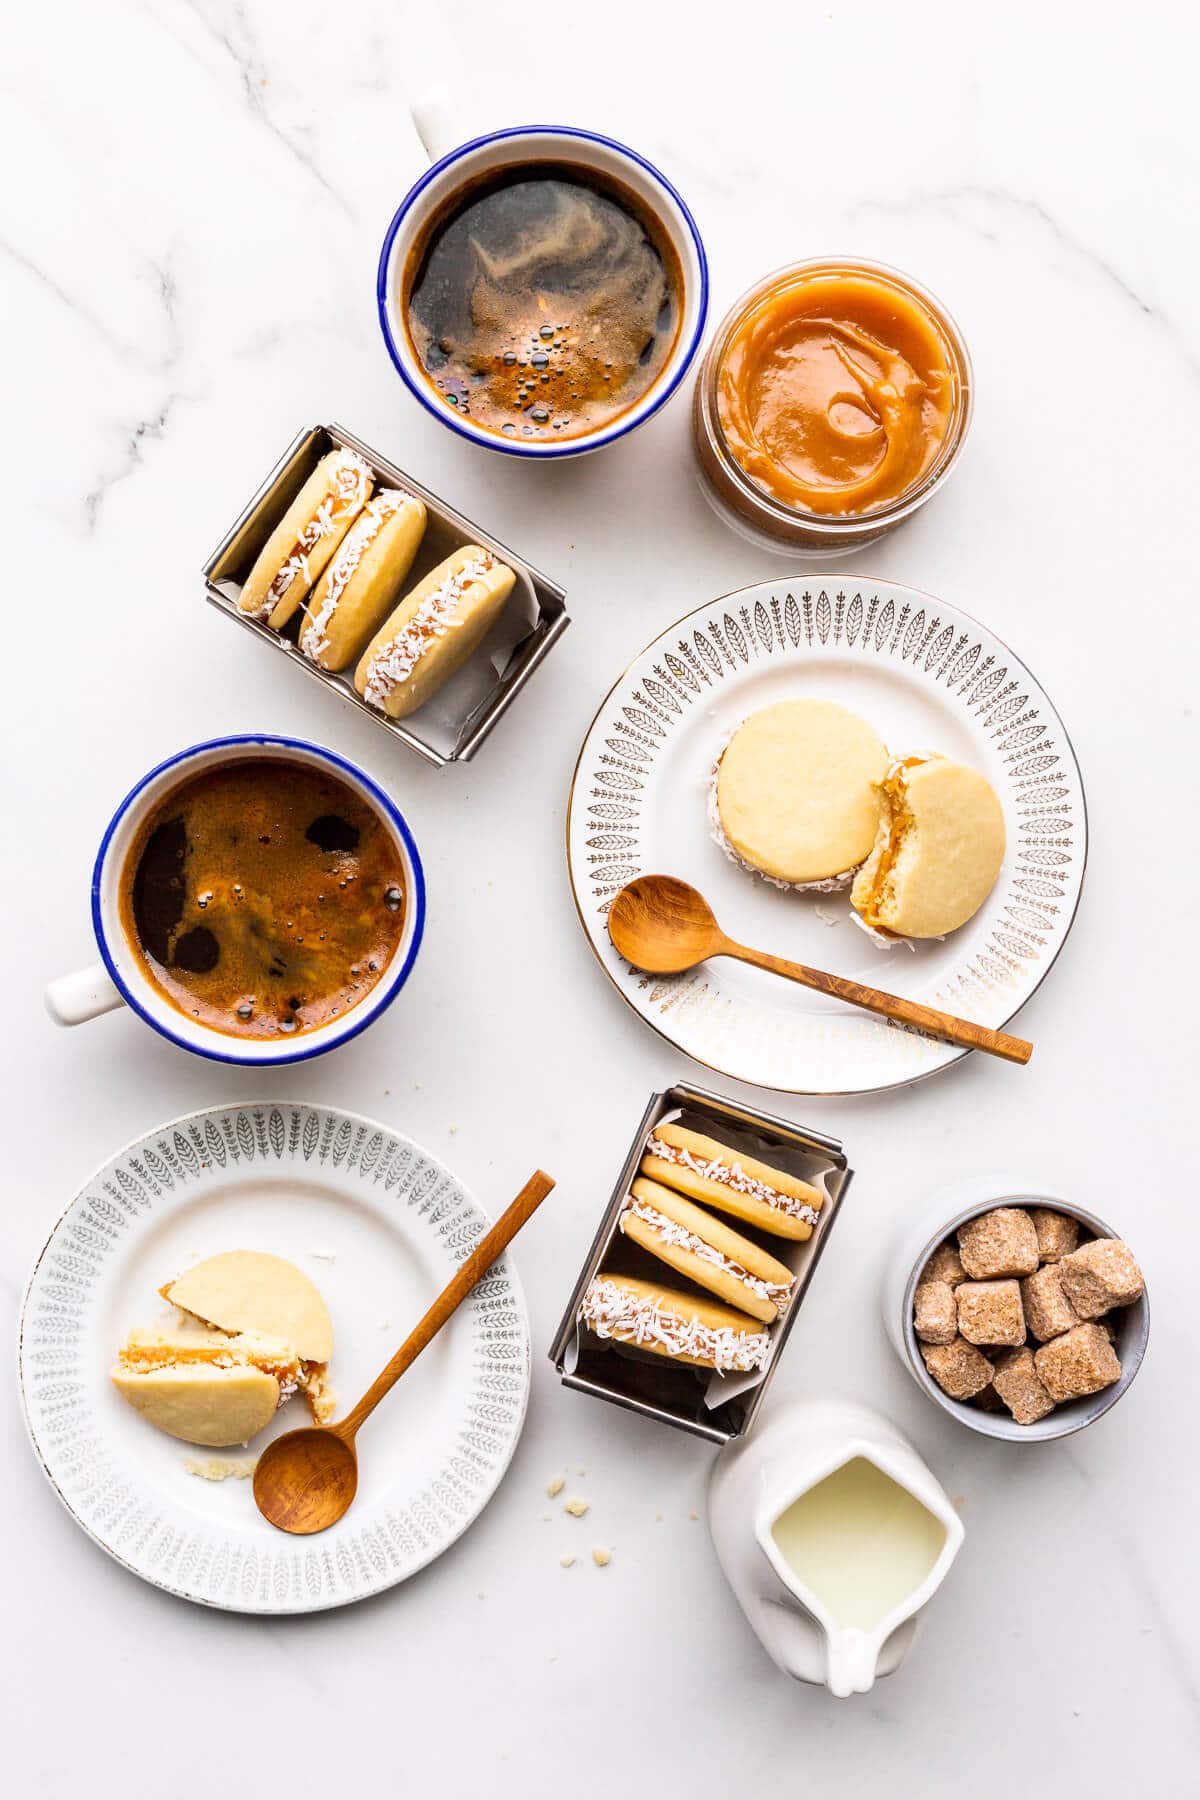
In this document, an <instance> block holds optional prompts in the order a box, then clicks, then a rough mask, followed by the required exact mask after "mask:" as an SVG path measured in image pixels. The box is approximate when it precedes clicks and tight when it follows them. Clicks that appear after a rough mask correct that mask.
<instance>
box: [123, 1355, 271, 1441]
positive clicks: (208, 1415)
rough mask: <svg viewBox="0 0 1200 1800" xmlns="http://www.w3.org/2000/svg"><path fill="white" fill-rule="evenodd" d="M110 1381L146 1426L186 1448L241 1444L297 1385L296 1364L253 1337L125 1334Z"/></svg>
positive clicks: (259, 1427) (268, 1419) (266, 1419)
mask: <svg viewBox="0 0 1200 1800" xmlns="http://www.w3.org/2000/svg"><path fill="white" fill-rule="evenodd" d="M110 1378H111V1380H112V1384H113V1386H114V1388H115V1389H116V1390H117V1392H118V1394H120V1396H121V1398H122V1399H123V1400H125V1401H127V1402H128V1404H129V1405H130V1406H132V1407H133V1409H134V1410H135V1412H139V1413H141V1415H142V1417H143V1418H144V1419H145V1420H146V1421H147V1423H148V1424H150V1425H153V1426H155V1427H156V1428H157V1430H159V1431H165V1432H166V1433H167V1434H168V1436H170V1437H174V1438H182V1439H184V1440H185V1441H186V1442H187V1443H190V1444H208V1445H211V1446H213V1447H215V1446H218V1445H222V1444H244V1443H246V1442H247V1441H248V1440H249V1439H250V1438H252V1437H253V1436H254V1435H255V1433H256V1432H259V1431H261V1430H262V1428H263V1426H264V1425H269V1424H270V1422H271V1420H272V1419H273V1418H274V1416H275V1413H276V1411H277V1410H278V1408H279V1407H280V1406H282V1405H283V1403H284V1401H285V1400H287V1399H288V1398H289V1397H290V1396H291V1395H292V1394H293V1393H295V1391H296V1388H297V1386H298V1385H299V1380H300V1369H299V1362H298V1358H297V1357H296V1355H295V1352H294V1351H293V1350H291V1348H290V1347H289V1346H288V1345H287V1344H284V1343H282V1342H281V1341H278V1340H275V1339H271V1338H264V1337H260V1336H258V1335H257V1334H251V1333H246V1334H239V1335H236V1336H232V1337H229V1336H225V1335H224V1334H223V1333H220V1332H187V1331H183V1332H145V1331H131V1332H130V1334H129V1337H128V1338H127V1339H126V1341H125V1343H124V1345H123V1346H122V1347H121V1349H120V1351H119V1352H118V1354H117V1360H116V1362H115V1363H114V1365H113V1367H112V1369H111V1370H110Z"/></svg>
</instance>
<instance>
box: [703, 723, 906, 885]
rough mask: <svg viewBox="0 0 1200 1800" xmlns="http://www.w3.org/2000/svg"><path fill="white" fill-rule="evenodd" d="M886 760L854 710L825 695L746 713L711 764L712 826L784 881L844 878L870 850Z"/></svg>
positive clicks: (744, 857)
mask: <svg viewBox="0 0 1200 1800" xmlns="http://www.w3.org/2000/svg"><path fill="white" fill-rule="evenodd" d="M888 762H889V756H888V751H887V748H886V746H885V745H884V743H883V740H882V739H881V738H880V737H879V736H878V735H877V734H876V733H875V732H874V731H873V730H872V729H871V727H870V726H869V725H868V724H867V723H866V721H865V720H863V719H860V718H859V717H858V716H857V714H855V713H852V712H849V711H847V709H846V708H845V707H844V706H837V705H835V704H834V703H833V702H832V701H829V700H783V701H780V702H779V703H778V704H777V705H775V706H767V707H764V708H763V709H762V711H761V712H756V713H752V714H751V715H750V717H749V718H748V719H746V720H745V721H744V723H743V724H741V725H740V726H739V727H738V729H737V730H736V731H735V732H734V734H733V736H732V737H731V738H730V740H729V743H728V744H727V745H726V747H725V750H724V752H723V753H722V756H721V759H720V762H719V763H718V765H717V770H716V795H715V798H716V822H717V823H718V824H719V827H720V832H721V835H722V837H723V839H724V841H725V843H727V844H728V846H729V848H730V849H731V850H732V852H733V854H734V856H735V857H736V858H737V860H739V861H740V862H742V863H744V864H746V865H747V866H748V867H749V868H750V869H751V870H754V871H756V872H757V873H758V874H761V875H765V876H766V877H767V878H768V879H769V880H771V881H776V882H780V883H782V884H784V885H785V886H789V887H791V886H796V887H803V886H807V885H809V884H810V883H820V882H826V881H837V880H838V879H839V878H842V879H845V878H846V877H847V876H848V875H849V874H850V872H851V871H852V870H854V869H856V868H857V867H858V865H859V864H860V863H861V862H862V861H863V859H864V857H866V856H867V855H868V854H869V853H870V850H871V846H872V844H873V843H874V841H875V832H876V826H877V824H878V819H879V802H878V799H877V796H876V783H878V782H880V781H882V780H883V778H884V776H885V775H886V773H887V769H888Z"/></svg>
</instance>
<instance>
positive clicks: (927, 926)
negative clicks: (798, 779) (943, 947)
mask: <svg viewBox="0 0 1200 1800" xmlns="http://www.w3.org/2000/svg"><path fill="white" fill-rule="evenodd" d="M877 792H878V796H879V801H880V812H879V829H878V831H877V833H876V837H875V844H874V848H873V849H872V851H871V854H870V856H869V858H868V859H867V861H866V862H865V863H864V864H863V867H862V868H861V869H860V870H859V873H858V876H857V878H856V880H855V883H854V886H853V888H852V889H851V891H850V901H851V904H852V905H853V906H854V907H855V908H856V910H857V911H858V912H859V913H861V915H862V917H863V919H864V920H865V921H866V923H867V924H868V925H870V926H871V927H872V929H874V930H876V931H887V932H891V933H893V934H894V935H895V936H897V937H913V938H933V937H944V936H945V934H946V933H947V932H948V931H957V929H958V927H959V926H960V925H965V924H966V922H967V920H968V919H970V918H972V917H973V916H974V915H975V913H977V912H978V911H979V908H980V907H981V906H982V905H983V903H984V901H985V900H986V899H987V897H988V895H989V894H990V893H991V891H992V888H993V887H994V886H995V883H996V877H997V876H998V875H999V873H1000V868H1001V865H1002V863H1003V862H1004V849H1005V830H1004V810H1003V808H1002V807H1001V805H1000V801H999V799H998V798H997V796H996V791H995V789H994V788H993V787H992V785H991V783H990V782H989V781H988V780H987V779H986V778H985V777H984V776H982V775H980V774H979V772H978V771H977V770H976V769H968V768H967V767H965V765H964V764H962V763H956V762H950V761H949V760H948V759H947V758H946V757H944V756H931V757H910V758H908V759H906V760H905V761H904V762H902V763H896V764H895V765H894V766H893V767H892V768H891V769H890V770H889V771H888V773H887V776H886V779H884V780H883V781H881V782H880V784H879V787H878V790H877Z"/></svg>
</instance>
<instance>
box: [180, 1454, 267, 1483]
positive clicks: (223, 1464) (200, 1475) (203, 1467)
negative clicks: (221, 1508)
mask: <svg viewBox="0 0 1200 1800" xmlns="http://www.w3.org/2000/svg"><path fill="white" fill-rule="evenodd" d="M257 1461H258V1458H257V1457H256V1456H238V1457H234V1458H233V1459H232V1460H231V1459H229V1458H228V1457H224V1456H206V1457H203V1458H201V1457H197V1456H185V1457H184V1459H183V1466H184V1468H185V1469H186V1470H187V1472H188V1474H189V1475H195V1476H196V1477H197V1479H198V1480H200V1481H248V1480H249V1479H250V1477H251V1475H253V1473H254V1465H255V1463H256V1462H257Z"/></svg>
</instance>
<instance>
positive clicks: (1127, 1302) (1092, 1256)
mask: <svg viewBox="0 0 1200 1800" xmlns="http://www.w3.org/2000/svg"><path fill="white" fill-rule="evenodd" d="M1058 1266H1059V1269H1060V1270H1061V1272H1062V1284H1063V1292H1064V1293H1065V1294H1066V1296H1067V1299H1068V1300H1069V1301H1070V1302H1071V1305H1072V1306H1073V1307H1074V1308H1075V1311H1076V1312H1077V1313H1078V1314H1079V1316H1080V1318H1081V1319H1098V1318H1099V1317H1100V1315H1101V1313H1106V1312H1109V1311H1111V1309H1112V1308H1113V1307H1114V1306H1132V1305H1133V1302H1134V1301H1135V1300H1140V1299H1141V1297H1142V1291H1143V1289H1144V1287H1145V1283H1144V1282H1143V1280H1142V1271H1141V1270H1140V1269H1139V1268H1138V1266H1137V1263H1136V1262H1135V1261H1134V1259H1133V1252H1132V1250H1131V1249H1130V1248H1129V1245H1128V1244H1125V1243H1122V1241H1121V1239H1120V1238H1093V1239H1092V1241H1091V1243H1090V1244H1081V1245H1080V1246H1079V1248H1078V1250H1072V1252H1071V1254H1070V1255H1069V1256H1064V1257H1063V1259H1062V1261H1061V1263H1060V1264H1059V1265H1058Z"/></svg>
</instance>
